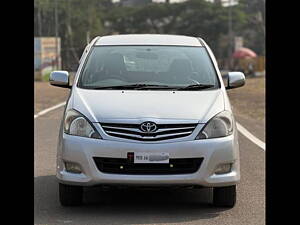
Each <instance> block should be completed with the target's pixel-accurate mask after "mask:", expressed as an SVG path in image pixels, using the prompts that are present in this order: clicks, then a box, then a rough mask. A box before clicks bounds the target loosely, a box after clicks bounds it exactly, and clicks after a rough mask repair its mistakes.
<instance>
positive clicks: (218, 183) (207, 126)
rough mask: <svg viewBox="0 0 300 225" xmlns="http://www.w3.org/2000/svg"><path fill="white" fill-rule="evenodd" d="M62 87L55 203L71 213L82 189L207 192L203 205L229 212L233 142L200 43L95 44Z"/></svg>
mask: <svg viewBox="0 0 300 225" xmlns="http://www.w3.org/2000/svg"><path fill="white" fill-rule="evenodd" d="M50 83H51V84H52V85H55V86H60V87H65V88H70V89H71V92H70V96H69V98H68V101H67V104H66V107H65V112H64V116H63V120H62V123H61V127H60V133H59V142H58V151H57V178H58V181H59V197H60V202H61V204H62V205H64V206H70V205H80V204H82V199H83V187H88V186H98V185H99V186H113V185H114V186H120V185H125V186H133V185H135V186H151V187H154V186H158V187H167V188H168V187H170V186H176V187H194V188H199V187H211V188H213V204H214V205H216V206H227V207H233V206H234V204H235V202H236V184H237V183H238V182H239V180H240V165H239V163H240V160H239V145H238V135H237V128H236V124H235V120H234V117H233V114H232V110H231V106H230V102H229V100H228V96H227V93H226V89H231V88H236V87H240V86H243V85H244V83H245V76H244V74H243V73H241V72H229V73H228V74H227V83H226V86H225V85H224V83H223V80H222V76H221V74H220V71H219V69H218V66H217V62H216V59H215V57H214V55H213V53H212V52H211V50H210V48H209V47H208V45H207V44H206V43H205V42H204V41H203V40H202V39H201V38H198V37H189V36H181V35H150V34H147V35H141V34H140V35H112V36H103V37H96V38H94V39H93V41H91V42H90V44H88V45H87V47H86V48H85V50H84V53H83V55H82V57H81V59H80V65H79V68H78V71H77V73H76V76H75V78H74V81H73V84H72V85H70V82H69V74H68V72H67V71H54V72H52V73H51V75H50Z"/></svg>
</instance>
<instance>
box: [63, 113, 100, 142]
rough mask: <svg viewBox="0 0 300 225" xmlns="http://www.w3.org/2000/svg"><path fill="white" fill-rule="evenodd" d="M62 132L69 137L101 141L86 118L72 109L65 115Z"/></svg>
mask: <svg viewBox="0 0 300 225" xmlns="http://www.w3.org/2000/svg"><path fill="white" fill-rule="evenodd" d="M64 131H65V133H66V134H70V135H75V136H81V137H89V138H97V139H101V136H100V134H99V133H98V132H97V131H96V130H95V128H94V127H93V125H92V124H91V123H90V122H89V121H88V120H87V118H86V117H85V116H83V115H82V114H80V113H79V112H77V111H76V110H74V109H71V110H69V111H67V113H66V116H65V121H64Z"/></svg>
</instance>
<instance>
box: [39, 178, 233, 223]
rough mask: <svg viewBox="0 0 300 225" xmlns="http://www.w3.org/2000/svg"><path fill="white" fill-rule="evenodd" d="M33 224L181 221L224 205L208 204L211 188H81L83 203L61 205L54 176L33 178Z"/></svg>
mask: <svg viewBox="0 0 300 225" xmlns="http://www.w3.org/2000/svg"><path fill="white" fill-rule="evenodd" d="M34 192H35V193H34V214H35V216H34V218H35V223H36V224H60V223H61V224H65V223H70V224H72V223H76V224H112V223H113V224H141V223H142V224H150V223H162V224H164V223H183V222H189V221H194V220H201V219H210V218H214V217H218V216H219V214H220V213H221V212H222V211H225V210H228V209H226V208H217V207H214V206H213V205H212V204H211V201H212V193H211V189H194V190H187V189H177V190H159V189H152V190H151V189H150V190H149V189H122V190H103V189H101V188H97V187H93V188H87V189H84V205H83V206H80V207H62V206H61V205H60V204H59V201H58V184H57V180H56V178H55V176H40V177H35V179H34Z"/></svg>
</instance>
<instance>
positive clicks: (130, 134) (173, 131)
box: [101, 123, 197, 141]
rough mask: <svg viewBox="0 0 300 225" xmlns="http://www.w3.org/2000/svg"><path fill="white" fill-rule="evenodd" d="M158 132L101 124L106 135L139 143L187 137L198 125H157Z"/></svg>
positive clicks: (128, 126)
mask: <svg viewBox="0 0 300 225" xmlns="http://www.w3.org/2000/svg"><path fill="white" fill-rule="evenodd" d="M156 125H157V130H156V131H155V132H152V133H145V132H143V131H142V130H140V124H122V123H101V126H102V128H103V130H104V131H105V133H106V134H108V135H110V136H114V137H118V138H125V139H131V140H138V141H162V140H168V139H175V138H181V137H186V136H188V135H190V134H192V133H193V131H194V129H195V128H196V126H197V124H196V123H192V124H156Z"/></svg>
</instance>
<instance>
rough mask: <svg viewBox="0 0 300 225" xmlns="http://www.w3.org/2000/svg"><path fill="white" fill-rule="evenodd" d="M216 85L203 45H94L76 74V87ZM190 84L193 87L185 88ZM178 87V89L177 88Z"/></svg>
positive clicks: (157, 87) (212, 69)
mask: <svg viewBox="0 0 300 225" xmlns="http://www.w3.org/2000/svg"><path fill="white" fill-rule="evenodd" d="M195 85H196V87H200V89H205V88H217V87H218V85H219V83H218V80H217V75H216V72H215V70H214V67H213V65H212V62H211V60H210V58H209V56H208V54H207V51H206V50H205V48H204V47H190V46H95V47H94V48H93V49H92V52H91V54H90V56H89V57H88V59H87V62H86V63H85V66H84V69H83V71H82V73H81V75H80V77H79V82H78V87H80V88H86V89H101V88H109V89H114V87H115V88H124V89H126V88H131V89H133V88H140V89H141V88H144V89H145V88H150V89H151V88H155V89H160V88H162V89H163V88H171V87H172V88H176V87H177V88H181V89H182V88H183V89H182V90H194V89H195V88H194V87H195ZM188 86H192V87H193V88H187V89H184V88H186V87H188ZM181 89H180V90H181Z"/></svg>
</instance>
